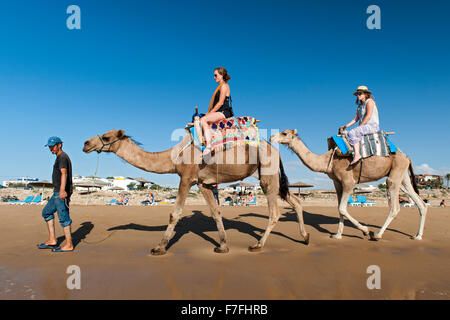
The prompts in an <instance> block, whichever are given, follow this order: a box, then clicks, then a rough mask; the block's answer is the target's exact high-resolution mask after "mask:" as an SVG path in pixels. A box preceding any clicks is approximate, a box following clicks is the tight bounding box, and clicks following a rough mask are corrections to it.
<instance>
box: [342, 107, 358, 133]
mask: <svg viewBox="0 0 450 320" xmlns="http://www.w3.org/2000/svg"><path fill="white" fill-rule="evenodd" d="M358 119H359V118H358V111H356V115H355V117H354V118H353V120H352V121H350V122H349V123H347V124H346V125H345V126H344V129H347V128H348V127H351V126H352V125H354V124H355V123H356V121H358Z"/></svg>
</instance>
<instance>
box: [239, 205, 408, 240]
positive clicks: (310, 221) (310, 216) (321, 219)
mask: <svg viewBox="0 0 450 320" xmlns="http://www.w3.org/2000/svg"><path fill="white" fill-rule="evenodd" d="M284 209H291V210H292V208H290V207H287V208H284ZM239 216H240V217H258V218H264V219H268V217H267V216H265V215H262V214H256V213H247V214H241V215H239ZM303 219H304V221H305V225H309V226H311V227H313V228H314V229H316V230H317V231H319V232H321V233H327V234H329V235H332V234H334V233H335V232H331V231H330V230H328V229H325V228H324V227H322V225H327V224H329V225H333V226H335V227H336V230H335V231H337V226H338V223H339V218H338V217H330V216H326V215H323V214H317V213H311V212H307V211H303ZM279 221H280V222H281V221H295V222H298V219H297V214H296V213H295V211H291V212H286V213H283V214H282V216H281V217H280V219H279ZM360 223H361V224H362V225H363V226H366V227H368V228H377V229H380V228H381V226H377V225H373V224H366V223H364V222H361V221H360ZM344 226H345V227H348V228H353V229H356V230H358V228H356V227H355V226H354V225H353V223H351V222H350V221H348V220H347V219H344ZM386 230H388V231H392V232H396V233H399V234H402V235H405V236H407V237H408V238H409V237H411V235H409V234H407V233H404V232H402V231H399V230H396V229H391V228H387V229H386ZM342 236H345V237H351V238H359V239H364V238H363V237H362V236H355V235H348V234H347V235H346V234H343V235H342Z"/></svg>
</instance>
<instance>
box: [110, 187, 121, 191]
mask: <svg viewBox="0 0 450 320" xmlns="http://www.w3.org/2000/svg"><path fill="white" fill-rule="evenodd" d="M108 190H110V191H123V190H125V189H124V188H122V187H119V186H115V187H112V188H111V189H108Z"/></svg>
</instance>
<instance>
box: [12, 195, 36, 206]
mask: <svg viewBox="0 0 450 320" xmlns="http://www.w3.org/2000/svg"><path fill="white" fill-rule="evenodd" d="M33 198H34V197H33V196H28V197H27V198H26V199H25V200H24V201H20V200H19V201H8V203H9V204H27V203H30V202H31V201H32V200H33Z"/></svg>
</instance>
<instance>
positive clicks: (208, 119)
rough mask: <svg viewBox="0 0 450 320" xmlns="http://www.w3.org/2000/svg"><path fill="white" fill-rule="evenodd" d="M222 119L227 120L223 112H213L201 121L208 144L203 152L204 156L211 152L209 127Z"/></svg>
mask: <svg viewBox="0 0 450 320" xmlns="http://www.w3.org/2000/svg"><path fill="white" fill-rule="evenodd" d="M222 119H225V116H224V115H223V113H222V112H211V113H208V114H206V115H205V116H203V117H202V118H201V119H200V123H201V125H202V128H203V136H204V138H205V144H206V149H205V151H204V152H203V155H205V154H208V153H209V152H211V132H210V130H209V125H210V124H211V123H214V122H217V121H219V120H222Z"/></svg>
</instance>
